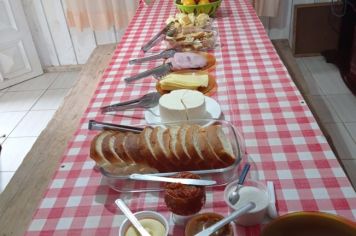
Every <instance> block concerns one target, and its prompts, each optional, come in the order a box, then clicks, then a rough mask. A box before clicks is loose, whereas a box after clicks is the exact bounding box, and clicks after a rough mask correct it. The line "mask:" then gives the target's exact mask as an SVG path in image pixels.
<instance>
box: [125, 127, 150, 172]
mask: <svg viewBox="0 0 356 236" xmlns="http://www.w3.org/2000/svg"><path fill="white" fill-rule="evenodd" d="M139 138H140V136H139V135H137V134H134V133H130V132H129V133H126V138H125V140H124V150H125V152H126V154H127V156H129V157H130V159H131V160H133V161H134V162H135V164H144V165H146V164H147V160H146V159H145V158H143V157H142V156H141V155H137V154H138V153H139V143H138V142H139Z"/></svg>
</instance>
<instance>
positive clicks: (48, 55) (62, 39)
mask: <svg viewBox="0 0 356 236" xmlns="http://www.w3.org/2000/svg"><path fill="white" fill-rule="evenodd" d="M22 3H23V6H24V9H25V13H26V17H27V20H28V24H29V26H30V29H31V33H32V37H33V40H34V43H35V46H36V48H37V51H38V54H39V57H40V60H41V63H42V66H44V67H48V66H63V65H78V64H85V62H86V61H87V59H88V57H89V56H90V54H91V52H92V51H93V50H94V49H95V48H96V46H97V45H101V44H107V43H115V42H118V41H119V40H120V38H121V37H122V35H123V32H124V30H123V29H120V30H117V29H115V28H114V27H112V28H111V29H110V30H108V31H93V30H91V29H85V30H84V31H83V32H80V31H78V30H77V29H75V28H69V27H68V26H67V22H66V18H65V9H66V6H65V1H64V0H22Z"/></svg>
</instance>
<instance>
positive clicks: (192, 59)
mask: <svg viewBox="0 0 356 236" xmlns="http://www.w3.org/2000/svg"><path fill="white" fill-rule="evenodd" d="M167 62H170V63H172V65H173V70H183V69H199V68H203V67H204V66H206V65H207V64H208V61H207V60H206V58H205V57H204V56H202V55H200V54H197V53H193V52H177V53H175V54H174V56H173V57H171V58H169V59H168V60H167Z"/></svg>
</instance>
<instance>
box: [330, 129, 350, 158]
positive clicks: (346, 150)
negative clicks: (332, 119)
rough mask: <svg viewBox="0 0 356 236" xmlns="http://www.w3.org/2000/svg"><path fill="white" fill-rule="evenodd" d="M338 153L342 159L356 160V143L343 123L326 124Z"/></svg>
mask: <svg viewBox="0 0 356 236" xmlns="http://www.w3.org/2000/svg"><path fill="white" fill-rule="evenodd" d="M325 127H326V129H327V130H328V133H329V134H330V136H331V139H332V141H333V144H334V146H335V148H336V150H337V153H338V155H339V157H340V159H342V160H356V143H355V142H354V141H353V139H352V137H351V136H350V134H349V132H348V131H347V129H346V128H345V126H344V124H343V123H334V124H331V123H330V124H325Z"/></svg>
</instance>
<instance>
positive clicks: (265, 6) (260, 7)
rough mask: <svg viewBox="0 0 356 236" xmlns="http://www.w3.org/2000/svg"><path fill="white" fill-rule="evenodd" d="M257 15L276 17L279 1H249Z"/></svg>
mask: <svg viewBox="0 0 356 236" xmlns="http://www.w3.org/2000/svg"><path fill="white" fill-rule="evenodd" d="M250 2H251V3H252V5H253V6H254V7H255V9H256V12H257V15H259V16H268V17H275V16H277V15H278V10H279V2H280V0H250Z"/></svg>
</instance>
